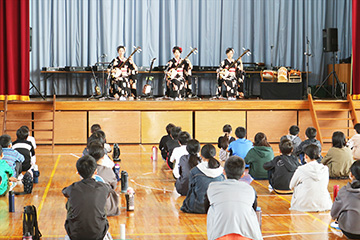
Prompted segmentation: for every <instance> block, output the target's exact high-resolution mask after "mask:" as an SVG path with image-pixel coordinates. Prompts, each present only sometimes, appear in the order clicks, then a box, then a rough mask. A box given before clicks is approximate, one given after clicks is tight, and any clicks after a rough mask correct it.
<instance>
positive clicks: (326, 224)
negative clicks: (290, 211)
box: [254, 180, 332, 230]
mask: <svg viewBox="0 0 360 240" xmlns="http://www.w3.org/2000/svg"><path fill="white" fill-rule="evenodd" d="M254 182H255V183H257V184H258V185H260V186H262V187H263V188H266V189H268V187H266V186H264V185H263V184H261V183H260V182H258V181H256V180H254ZM274 194H275V195H276V196H278V197H279V198H281V199H282V200H285V201H286V202H288V203H290V204H291V202H290V201H289V200H287V199H286V198H284V197H283V196H280V195H279V194H277V193H276V192H274ZM304 213H305V214H307V215H308V216H310V217H311V218H313V219H314V220H316V221H318V222H320V223H321V224H323V225H324V226H326V227H327V228H328V229H330V230H332V228H331V227H330V224H328V223H326V222H324V221H322V220H321V219H319V218H317V217H315V216H314V215H312V214H311V213H309V212H304Z"/></svg>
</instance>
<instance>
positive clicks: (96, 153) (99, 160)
mask: <svg viewBox="0 0 360 240" xmlns="http://www.w3.org/2000/svg"><path fill="white" fill-rule="evenodd" d="M89 155H90V156H92V157H93V158H94V159H95V161H96V164H97V168H96V170H97V175H98V176H100V177H101V178H102V179H103V180H104V182H105V183H107V184H109V185H110V186H111V190H110V194H109V197H108V199H107V201H106V213H107V215H108V216H116V215H119V214H120V209H119V195H118V194H117V193H116V192H115V189H116V187H117V179H116V175H115V173H114V171H113V170H112V169H111V168H109V167H107V166H106V165H105V164H104V157H105V150H104V147H103V145H102V144H101V143H100V142H98V141H93V142H91V143H90V145H89Z"/></svg>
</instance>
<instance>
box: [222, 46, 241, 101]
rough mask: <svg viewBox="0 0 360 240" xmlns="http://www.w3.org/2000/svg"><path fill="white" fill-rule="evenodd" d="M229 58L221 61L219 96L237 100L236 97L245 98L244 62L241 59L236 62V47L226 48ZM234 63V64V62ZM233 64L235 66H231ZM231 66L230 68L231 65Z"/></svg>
mask: <svg viewBox="0 0 360 240" xmlns="http://www.w3.org/2000/svg"><path fill="white" fill-rule="evenodd" d="M226 56H227V59H225V60H224V61H222V62H221V63H220V67H219V69H218V70H217V73H218V74H217V78H218V97H219V98H228V100H236V97H239V98H243V97H244V93H243V64H242V61H241V59H240V60H239V61H238V62H236V63H234V61H235V60H234V59H233V56H234V49H233V48H227V49H226ZM233 63H234V64H233ZM232 64H233V66H231V65H232ZM230 66H231V68H230V69H229V67H230Z"/></svg>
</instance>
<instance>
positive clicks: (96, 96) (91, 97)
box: [86, 67, 102, 101]
mask: <svg viewBox="0 0 360 240" xmlns="http://www.w3.org/2000/svg"><path fill="white" fill-rule="evenodd" d="M91 72H92V75H93V77H94V81H95V84H96V83H97V82H98V81H97V77H96V75H95V72H94V68H93V67H91ZM101 97H102V95H96V92H95V93H94V92H93V94H92V95H91V96H90V97H88V98H87V99H86V100H87V101H89V100H91V99H100V98H101Z"/></svg>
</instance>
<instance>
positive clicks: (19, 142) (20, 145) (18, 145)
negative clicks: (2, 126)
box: [12, 127, 35, 171]
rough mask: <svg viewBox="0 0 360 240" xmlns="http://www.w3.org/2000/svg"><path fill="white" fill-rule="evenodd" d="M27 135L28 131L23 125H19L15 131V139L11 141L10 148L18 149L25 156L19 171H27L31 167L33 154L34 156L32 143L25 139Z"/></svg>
mask: <svg viewBox="0 0 360 240" xmlns="http://www.w3.org/2000/svg"><path fill="white" fill-rule="evenodd" d="M28 136H29V131H28V130H27V129H25V128H23V127H20V128H19V129H18V130H17V131H16V137H17V139H16V141H14V142H13V143H12V149H14V150H16V151H18V152H19V153H20V154H21V155H23V156H24V158H25V160H24V162H23V164H22V169H21V171H28V170H29V169H30V168H31V167H32V166H31V159H32V157H33V156H35V150H34V147H33V145H32V143H31V142H30V141H28V140H26V139H27V137H28Z"/></svg>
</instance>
